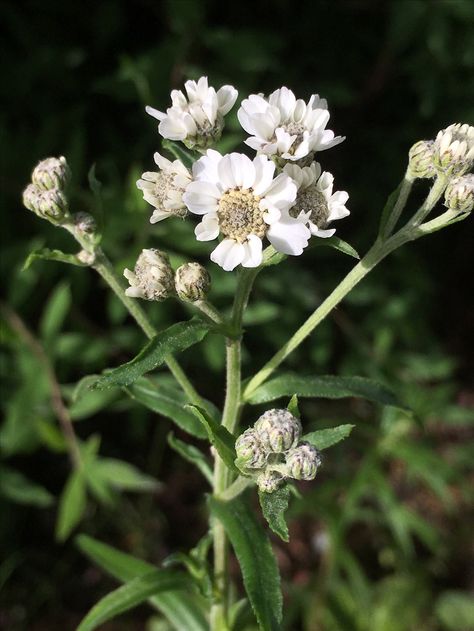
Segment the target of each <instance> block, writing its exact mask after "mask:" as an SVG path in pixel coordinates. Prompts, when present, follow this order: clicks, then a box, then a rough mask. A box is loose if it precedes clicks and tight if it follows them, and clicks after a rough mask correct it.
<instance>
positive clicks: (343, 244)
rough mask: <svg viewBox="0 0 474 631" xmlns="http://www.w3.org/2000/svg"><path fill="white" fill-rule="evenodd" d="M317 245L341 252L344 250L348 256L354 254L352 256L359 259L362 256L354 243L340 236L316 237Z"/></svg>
mask: <svg viewBox="0 0 474 631" xmlns="http://www.w3.org/2000/svg"><path fill="white" fill-rule="evenodd" d="M314 241H315V244H314V245H315V246H316V247H329V248H334V249H335V250H339V252H343V253H344V254H347V255H348V256H352V258H354V259H357V260H359V259H360V256H359V253H358V252H357V250H355V249H354V248H353V247H352V245H350V244H349V243H347V241H343V240H342V239H340V238H339V237H329V238H327V239H314Z"/></svg>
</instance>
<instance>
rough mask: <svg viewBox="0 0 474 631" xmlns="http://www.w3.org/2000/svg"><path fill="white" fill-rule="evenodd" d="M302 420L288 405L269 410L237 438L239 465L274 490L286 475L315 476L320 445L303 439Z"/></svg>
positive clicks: (265, 487) (261, 485)
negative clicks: (314, 444) (317, 446)
mask: <svg viewBox="0 0 474 631" xmlns="http://www.w3.org/2000/svg"><path fill="white" fill-rule="evenodd" d="M301 431H302V430H301V423H300V421H299V420H298V419H297V418H296V417H295V416H293V414H291V412H289V411H288V410H286V409H280V410H267V411H266V412H265V413H264V414H262V416H260V418H259V419H258V420H257V421H256V423H255V424H254V426H253V427H251V428H249V429H247V430H245V432H244V433H243V434H241V435H240V436H239V437H238V438H237V440H236V442H235V451H236V454H237V459H236V461H235V464H236V466H237V467H238V468H239V469H240V471H242V473H243V474H244V475H247V476H254V477H255V479H256V482H257V485H258V487H259V489H260V490H261V491H264V492H266V493H272V492H273V491H275V490H276V489H278V488H279V487H280V486H281V485H282V484H283V482H284V481H285V479H288V478H293V479H295V480H313V479H314V477H315V476H316V472H317V470H318V467H319V466H320V464H321V456H320V454H319V452H318V451H317V449H316V448H315V447H314V446H313V445H311V444H310V443H308V442H305V441H301V440H300V438H301Z"/></svg>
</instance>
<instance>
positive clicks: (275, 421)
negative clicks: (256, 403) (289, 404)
mask: <svg viewBox="0 0 474 631" xmlns="http://www.w3.org/2000/svg"><path fill="white" fill-rule="evenodd" d="M255 432H256V434H257V437H258V439H259V441H260V443H261V444H262V446H263V448H264V449H265V450H266V451H267V452H273V453H282V452H285V451H288V450H289V449H291V448H292V447H294V446H295V445H296V444H297V443H298V440H299V439H300V435H301V423H300V421H299V419H297V418H296V417H295V416H293V414H291V412H289V411H288V410H286V409H282V410H267V411H266V412H264V413H263V414H262V416H260V418H259V419H258V420H257V422H256V423H255Z"/></svg>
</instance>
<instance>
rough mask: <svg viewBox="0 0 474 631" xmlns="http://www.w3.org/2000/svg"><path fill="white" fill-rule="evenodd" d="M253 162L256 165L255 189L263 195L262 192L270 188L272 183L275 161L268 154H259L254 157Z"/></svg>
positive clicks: (258, 193) (255, 191) (256, 193)
mask: <svg viewBox="0 0 474 631" xmlns="http://www.w3.org/2000/svg"><path fill="white" fill-rule="evenodd" d="M253 164H254V167H255V183H254V185H253V191H254V193H255V195H262V193H264V192H265V191H266V190H268V188H269V187H270V184H271V183H272V180H273V174H274V173H275V163H274V162H272V160H269V159H268V158H267V157H266V156H257V157H256V158H254V160H253Z"/></svg>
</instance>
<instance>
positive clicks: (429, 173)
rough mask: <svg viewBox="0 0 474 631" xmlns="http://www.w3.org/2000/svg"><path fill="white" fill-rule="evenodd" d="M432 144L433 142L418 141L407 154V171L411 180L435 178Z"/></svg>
mask: <svg viewBox="0 0 474 631" xmlns="http://www.w3.org/2000/svg"><path fill="white" fill-rule="evenodd" d="M434 144H435V143H434V141H433V140H420V141H419V142H416V143H415V144H414V145H413V147H412V148H411V149H410V151H409V152H408V156H409V163H408V171H409V174H410V176H411V177H412V178H413V179H415V178H431V177H435V175H436V169H435V167H434V162H433V159H434Z"/></svg>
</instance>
